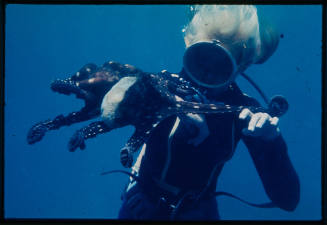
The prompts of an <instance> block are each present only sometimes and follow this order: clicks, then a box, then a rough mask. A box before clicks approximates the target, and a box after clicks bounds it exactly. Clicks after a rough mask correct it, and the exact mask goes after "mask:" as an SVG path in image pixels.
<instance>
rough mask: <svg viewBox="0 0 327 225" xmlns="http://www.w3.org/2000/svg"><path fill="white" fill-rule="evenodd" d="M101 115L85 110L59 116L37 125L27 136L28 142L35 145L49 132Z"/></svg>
mask: <svg viewBox="0 0 327 225" xmlns="http://www.w3.org/2000/svg"><path fill="white" fill-rule="evenodd" d="M99 115H100V110H92V111H89V112H86V111H84V110H83V109H82V110H81V111H78V112H72V113H70V114H68V115H67V116H64V115H58V116H56V117H55V118H54V119H53V120H50V119H49V120H46V121H41V122H39V123H37V124H35V125H34V126H33V127H32V128H31V129H30V130H29V131H28V134H27V142H28V143H29V144H34V143H36V142H39V141H41V140H42V138H43V137H44V135H45V133H46V132H47V131H49V130H57V129H59V128H60V127H63V126H70V125H71V124H73V123H78V122H83V121H86V120H89V119H92V118H94V117H97V116H99Z"/></svg>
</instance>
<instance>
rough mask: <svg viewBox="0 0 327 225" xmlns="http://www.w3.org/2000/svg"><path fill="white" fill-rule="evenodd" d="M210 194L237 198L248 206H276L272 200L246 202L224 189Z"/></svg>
mask: <svg viewBox="0 0 327 225" xmlns="http://www.w3.org/2000/svg"><path fill="white" fill-rule="evenodd" d="M212 196H215V197H218V196H228V197H231V198H234V199H237V200H239V201H240V202H243V203H244V204H247V205H249V206H253V207H257V208H276V207H277V206H276V205H275V204H274V203H273V202H265V203H252V202H248V201H246V200H244V199H242V198H240V197H237V196H236V195H233V194H231V193H228V192H224V191H216V192H214V193H213V194H212Z"/></svg>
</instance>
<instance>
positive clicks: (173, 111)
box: [27, 61, 282, 168]
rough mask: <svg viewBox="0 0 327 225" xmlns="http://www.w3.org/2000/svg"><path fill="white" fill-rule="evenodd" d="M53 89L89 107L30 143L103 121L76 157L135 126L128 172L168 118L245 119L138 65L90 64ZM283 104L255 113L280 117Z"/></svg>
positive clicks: (84, 135)
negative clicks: (101, 138)
mask: <svg viewBox="0 0 327 225" xmlns="http://www.w3.org/2000/svg"><path fill="white" fill-rule="evenodd" d="M51 89H52V91H54V92H57V93H60V94H64V95H70V94H75V96H76V98H78V99H82V100H84V106H83V107H82V108H81V109H80V110H79V111H76V112H71V113H69V114H68V115H67V116H64V115H62V114H61V115H58V116H56V117H55V118H54V119H48V120H45V121H41V122H39V123H37V124H35V125H34V126H32V127H31V128H30V130H29V131H28V134H27V142H28V143H29V144H35V143H36V142H39V141H41V140H42V138H43V137H44V135H45V134H46V132H48V131H50V130H57V129H59V128H61V127H63V126H70V125H72V124H75V123H79V122H83V121H87V120H91V119H94V118H97V117H100V120H99V121H96V122H92V123H90V124H89V125H87V126H85V127H83V128H81V129H79V130H77V131H76V132H75V133H74V134H73V136H72V137H71V139H70V141H69V143H68V149H69V151H71V152H73V151H75V150H76V149H78V148H80V149H85V147H86V146H85V140H87V139H90V138H94V137H96V136H97V135H99V134H103V133H107V132H110V131H112V130H113V129H117V128H121V127H124V126H127V125H133V126H134V127H135V131H134V133H133V134H132V136H131V137H130V138H129V140H128V141H127V143H126V144H125V146H123V148H122V149H121V150H120V161H121V163H122V165H123V166H124V167H127V168H129V167H131V166H132V163H133V154H134V153H135V152H137V150H138V149H139V148H140V147H141V146H142V145H143V144H144V143H145V142H146V141H147V139H148V138H149V136H150V135H151V132H152V131H153V129H155V127H156V126H157V125H158V124H159V123H160V122H161V121H162V120H164V119H165V118H167V117H169V116H172V115H185V114H187V113H194V114H206V113H217V114H222V113H239V112H240V111H241V110H242V109H243V108H244V106H232V105H226V104H224V103H223V102H213V101H209V100H208V99H206V97H205V95H204V94H203V91H201V90H200V89H199V88H196V87H195V86H194V85H192V84H191V83H190V82H189V81H187V80H185V79H184V78H183V77H181V76H180V75H179V74H174V73H170V72H168V71H166V70H163V71H161V72H159V73H149V72H143V71H142V70H140V69H138V68H136V67H134V66H132V65H129V64H120V63H118V62H113V61H109V62H106V63H104V64H103V65H102V66H99V67H98V66H96V65H95V64H92V63H90V64H86V65H85V66H83V67H82V68H81V69H80V70H79V71H78V72H76V73H75V74H73V75H72V76H71V77H69V78H67V79H58V80H55V81H53V82H52V84H51ZM281 101H282V100H281V99H278V98H277V100H276V99H275V101H273V102H272V104H271V106H272V107H270V108H269V109H265V108H262V107H252V108H251V107H250V108H251V109H250V110H252V111H255V112H258V111H261V112H269V113H271V114H275V115H279V113H280V111H278V107H279V106H280V102H281ZM247 108H249V107H247Z"/></svg>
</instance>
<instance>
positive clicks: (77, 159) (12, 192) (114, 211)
mask: <svg viewBox="0 0 327 225" xmlns="http://www.w3.org/2000/svg"><path fill="white" fill-rule="evenodd" d="M258 12H259V13H262V14H264V15H266V17H268V18H271V20H273V21H275V23H276V25H277V27H278V28H279V30H280V31H281V33H282V34H283V35H284V38H283V39H281V41H280V45H279V47H278V49H277V51H276V53H275V54H274V55H273V56H272V57H271V58H270V59H269V60H268V61H267V62H266V63H264V64H263V65H254V66H252V67H251V68H249V69H248V70H247V72H248V74H250V76H251V77H252V78H253V79H254V80H255V81H256V82H257V83H258V84H259V85H260V86H261V87H262V89H263V90H264V92H265V93H266V94H267V95H268V96H269V97H271V96H273V95H274V94H283V95H284V96H285V97H286V98H287V99H288V101H289V104H290V108H289V112H288V113H287V114H286V115H285V116H283V117H282V118H281V119H280V128H281V130H282V133H283V136H284V138H285V140H286V142H287V144H288V151H289V155H290V158H291V161H292V162H293V163H294V166H295V169H296V170H297V172H298V175H299V177H300V182H301V200H300V203H299V205H298V207H297V209H296V210H295V211H294V212H285V211H282V210H280V209H259V208H253V207H249V206H247V205H244V204H243V203H241V202H239V201H237V200H234V199H230V198H228V197H218V198H217V199H218V206H219V209H220V215H221V218H222V219H224V220H319V219H321V46H322V42H321V38H322V24H321V17H322V7H321V6H319V5H316V6H315V5H310V6H295V5H292V6H277V5H276V6H258ZM187 21H188V18H187V6H183V5H178V6H177V5H175V6H169V5H162V6H156V5H141V6H135V5H134V6H133V5H124V6H122V5H107V6H89V5H85V6H83V5H63V6H61V5H8V6H7V8H6V25H5V26H6V27H5V28H6V34H5V35H6V45H5V51H6V52H5V54H6V55H5V60H6V61H5V103H6V106H5V139H4V140H5V161H4V163H5V164H4V166H5V193H4V197H5V199H4V200H5V202H4V203H5V217H6V218H75V219H78V218H81V219H83V218H96V219H98V218H102V219H114V218H116V217H117V215H118V210H119V207H120V204H121V200H120V195H121V193H122V190H123V188H124V186H125V185H126V182H127V177H126V176H124V175H121V174H112V175H108V176H101V175H100V173H101V172H104V171H106V170H111V169H122V166H121V164H120V162H119V150H120V148H121V147H122V146H123V144H124V143H125V142H126V141H127V139H128V137H129V136H130V135H131V134H132V131H133V128H132V127H125V128H122V129H118V130H114V131H112V132H111V133H108V134H105V135H100V136H99V137H97V138H95V139H91V140H88V141H87V143H86V145H87V147H86V150H84V151H80V150H78V151H76V152H74V153H71V152H68V149H67V143H68V141H69V138H70V137H71V136H72V134H73V133H74V132H75V130H77V129H79V128H81V127H83V126H84V125H86V124H88V123H89V122H85V123H81V124H75V125H73V126H71V127H64V128H62V129H60V130H59V131H52V132H49V133H47V134H46V136H45V137H44V139H43V140H42V141H41V142H39V143H36V144H35V145H28V144H27V142H26V134H27V131H28V129H29V128H30V127H31V126H32V125H34V124H35V123H36V122H39V121H41V120H45V119H48V118H54V117H55V116H57V115H58V114H62V113H63V114H68V113H69V112H71V111H74V110H78V109H79V108H80V107H82V106H83V102H82V101H81V100H77V99H75V97H73V96H64V95H59V94H57V93H53V92H52V91H51V90H50V83H51V81H52V80H54V79H56V78H66V77H69V76H70V75H71V74H72V73H75V72H76V71H77V70H78V69H79V68H80V67H82V66H83V65H84V64H86V63H89V62H93V63H96V64H98V65H102V64H103V63H104V62H105V61H107V60H114V61H118V62H121V63H129V64H132V65H135V66H137V67H139V68H141V69H142V70H144V71H152V72H158V71H161V70H162V69H167V70H168V71H171V72H179V70H180V69H181V64H182V56H183V53H184V43H183V36H182V32H181V30H182V29H183V26H184V25H185V24H186V23H187ZM237 82H238V83H239V85H240V86H241V88H242V89H243V90H244V91H245V92H247V93H248V94H249V95H251V96H254V97H256V98H258V99H259V100H260V101H261V99H260V97H259V95H258V94H257V93H256V92H255V90H254V89H253V87H251V86H250V85H249V84H248V83H246V82H245V81H244V79H242V78H238V79H237ZM195 166H196V165H195ZM218 190H222V191H227V192H230V193H233V194H236V195H238V196H240V197H242V198H244V199H247V200H249V201H251V202H257V203H259V202H266V201H268V198H267V196H266V194H265V192H264V189H263V186H262V184H261V182H260V180H259V177H258V175H257V173H256V170H255V168H254V165H253V162H252V160H251V158H250V156H249V153H248V152H247V149H246V148H245V147H244V145H243V143H239V145H238V148H237V150H236V153H235V155H234V157H233V159H232V160H231V161H229V162H228V163H227V164H226V166H225V168H224V169H223V172H222V175H221V177H220V179H219V181H218Z"/></svg>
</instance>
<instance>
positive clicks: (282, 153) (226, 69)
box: [118, 5, 300, 221]
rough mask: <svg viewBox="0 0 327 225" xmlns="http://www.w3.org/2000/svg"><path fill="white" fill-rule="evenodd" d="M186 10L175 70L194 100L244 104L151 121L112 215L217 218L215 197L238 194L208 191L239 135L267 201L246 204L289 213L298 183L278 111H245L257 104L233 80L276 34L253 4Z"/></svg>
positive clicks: (260, 59)
mask: <svg viewBox="0 0 327 225" xmlns="http://www.w3.org/2000/svg"><path fill="white" fill-rule="evenodd" d="M192 10H193V12H194V15H193V18H192V19H191V21H190V22H189V24H188V25H187V26H186V27H185V29H184V34H185V36H184V40H185V44H186V52H185V54H184V58H183V69H182V71H181V72H180V73H178V74H177V75H176V76H179V77H183V78H184V79H187V80H189V81H190V82H192V84H193V85H194V86H196V87H197V88H198V89H199V90H201V93H203V94H204V96H205V99H202V100H201V101H202V102H223V103H225V104H229V105H240V106H248V108H245V109H243V110H242V111H241V113H239V114H238V115H235V114H226V115H218V114H205V115H204V114H192V113H188V114H185V115H178V116H170V117H168V118H167V119H165V120H163V121H162V122H161V123H160V124H158V126H157V127H156V128H155V129H154V131H153V133H152V134H151V136H150V138H149V140H148V141H147V142H146V143H145V144H144V145H143V147H142V149H141V152H140V154H139V156H138V158H137V160H136V162H135V164H134V166H133V167H132V173H133V175H134V176H131V177H130V180H129V184H128V185H127V187H126V190H125V191H124V193H123V195H122V199H123V204H122V206H121V209H120V212H119V217H118V218H119V219H127V220H202V221H207V220H219V219H220V216H219V213H218V206H217V202H216V196H218V195H229V196H231V197H234V198H238V197H236V196H233V195H232V194H229V193H223V192H216V184H217V180H218V177H219V175H220V173H221V171H222V168H223V167H224V164H225V163H226V162H227V161H228V160H230V159H231V158H232V156H233V154H234V152H235V149H236V147H237V144H238V142H239V141H240V140H242V141H243V142H244V143H245V145H246V147H247V148H248V151H249V153H250V155H251V158H252V160H253V163H254V165H255V168H256V170H257V172H258V174H259V177H260V179H261V181H262V183H263V186H264V189H265V191H266V194H267V195H268V197H269V199H270V200H271V202H269V203H265V204H251V203H247V204H250V205H253V206H257V207H262V208H269V207H278V208H280V209H283V210H286V211H293V210H294V209H295V208H296V206H297V205H298V202H299V195H300V184H299V178H298V175H297V173H296V171H295V169H294V168H293V165H292V163H291V161H290V159H289V156H288V153H287V145H286V143H285V141H284V139H283V136H282V134H281V131H280V129H279V127H278V122H279V116H280V114H278V113H276V114H274V115H272V114H269V113H263V112H253V111H251V106H260V104H259V103H258V101H257V100H255V99H254V98H252V97H250V96H248V95H246V94H244V93H243V92H242V91H241V90H240V88H239V87H238V86H237V84H236V83H235V78H236V77H237V76H238V75H239V74H242V75H244V76H246V75H245V74H244V71H245V69H246V68H248V67H249V66H250V65H251V64H261V63H264V62H265V61H266V60H267V59H268V58H269V57H270V56H271V55H272V54H273V52H274V51H275V50H276V48H277V45H278V42H279V35H278V33H277V32H276V30H275V29H274V28H273V27H272V26H270V25H269V24H267V23H264V22H263V21H262V20H261V18H260V19H259V18H258V15H257V10H256V8H255V7H254V6H250V5H242V6H236V5H233V6H223V5H200V6H195V7H193V8H192ZM247 78H248V77H247ZM193 98H194V99H196V98H199V96H193ZM275 100H276V101H277V102H278V100H280V101H283V99H282V98H281V97H279V98H278V97H277V98H276V99H275ZM276 101H275V102H273V101H272V102H271V104H270V106H271V107H273V106H272V105H273V104H274V103H276ZM284 107H286V108H287V105H286V106H285V104H284ZM281 110H283V109H281ZM284 110H285V109H284ZM239 200H241V199H239ZM241 201H243V200H241Z"/></svg>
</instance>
